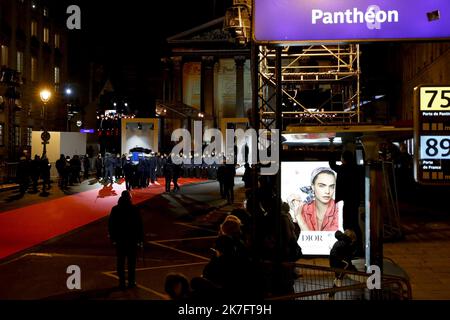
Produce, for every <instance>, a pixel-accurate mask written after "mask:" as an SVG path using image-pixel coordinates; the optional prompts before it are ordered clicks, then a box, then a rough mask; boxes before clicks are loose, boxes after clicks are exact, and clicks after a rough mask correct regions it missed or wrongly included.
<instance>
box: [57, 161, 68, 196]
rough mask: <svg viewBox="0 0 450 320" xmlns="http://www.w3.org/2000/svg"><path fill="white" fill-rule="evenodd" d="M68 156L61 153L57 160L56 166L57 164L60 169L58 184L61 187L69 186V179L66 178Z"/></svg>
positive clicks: (58, 169)
mask: <svg viewBox="0 0 450 320" xmlns="http://www.w3.org/2000/svg"><path fill="white" fill-rule="evenodd" d="M66 165H67V163H66V157H65V156H64V155H63V154H61V155H60V156H59V159H58V160H56V163H55V166H56V170H57V171H58V186H59V187H60V188H61V189H64V188H66V187H67V179H66V175H65V173H66V172H65V171H66Z"/></svg>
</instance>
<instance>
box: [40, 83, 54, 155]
mask: <svg viewBox="0 0 450 320" xmlns="http://www.w3.org/2000/svg"><path fill="white" fill-rule="evenodd" d="M39 96H40V97H41V101H42V102H43V105H42V116H43V119H44V121H43V123H44V125H43V132H42V134H41V139H42V144H43V145H44V148H43V150H42V158H43V157H44V156H45V155H46V154H47V144H48V141H49V140H50V133H48V131H47V128H46V123H45V121H46V119H45V107H46V104H47V102H49V101H50V98H51V97H52V93H51V92H50V91H49V90H47V89H43V90H41V92H39Z"/></svg>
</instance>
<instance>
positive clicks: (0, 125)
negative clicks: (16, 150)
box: [0, 123, 4, 146]
mask: <svg viewBox="0 0 450 320" xmlns="http://www.w3.org/2000/svg"><path fill="white" fill-rule="evenodd" d="M3 130H4V125H3V123H0V146H2V145H3V134H4V133H3Z"/></svg>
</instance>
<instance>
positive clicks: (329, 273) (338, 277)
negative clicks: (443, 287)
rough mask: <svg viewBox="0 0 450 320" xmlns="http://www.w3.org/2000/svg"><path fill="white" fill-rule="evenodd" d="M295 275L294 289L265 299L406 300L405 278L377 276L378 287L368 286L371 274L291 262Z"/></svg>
mask: <svg viewBox="0 0 450 320" xmlns="http://www.w3.org/2000/svg"><path fill="white" fill-rule="evenodd" d="M292 267H294V268H295V271H296V273H297V276H298V278H297V279H295V280H294V293H292V294H288V295H282V296H276V297H271V298H270V299H269V300H410V299H411V298H412V293H411V286H410V283H409V280H408V279H405V278H402V277H397V276H390V275H389V276H388V275H382V276H381V283H380V284H381V288H380V289H369V287H368V280H369V283H370V282H371V279H369V277H370V276H371V274H368V273H365V272H358V271H348V270H342V269H333V268H328V267H321V266H313V265H305V264H294V265H293V266H292Z"/></svg>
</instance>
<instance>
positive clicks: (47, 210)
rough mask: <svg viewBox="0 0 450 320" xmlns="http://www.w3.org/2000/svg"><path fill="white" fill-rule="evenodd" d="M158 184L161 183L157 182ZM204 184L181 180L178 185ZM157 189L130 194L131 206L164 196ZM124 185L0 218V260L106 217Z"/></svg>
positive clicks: (46, 202)
mask: <svg viewBox="0 0 450 320" xmlns="http://www.w3.org/2000/svg"><path fill="white" fill-rule="evenodd" d="M160 181H161V180H160ZM201 181H205V180H202V179H189V178H182V179H180V180H179V182H178V184H179V185H180V186H181V185H183V184H189V183H194V182H201ZM160 183H161V185H159V186H158V185H152V186H150V187H149V188H146V189H138V190H133V191H132V195H133V203H135V204H137V203H140V202H142V201H145V200H148V199H151V198H153V197H154V196H156V195H158V194H161V193H163V192H164V190H165V188H164V185H165V184H164V180H162V181H161V182H160ZM123 190H125V183H122V184H120V185H119V184H114V185H113V186H112V187H109V186H107V187H103V188H99V189H95V190H90V191H85V192H80V193H77V194H74V195H71V196H65V197H62V198H58V199H55V200H49V201H45V202H42V203H39V204H35V205H30V206H27V207H23V208H20V209H15V210H10V211H6V212H2V213H1V214H0V259H1V258H4V257H7V256H9V255H12V254H14V253H17V252H19V251H21V250H24V249H27V248H30V247H32V246H35V245H37V244H39V243H41V242H43V241H46V240H49V239H51V238H53V237H56V236H59V235H62V234H64V233H66V232H69V231H71V230H73V229H76V228H79V227H81V226H84V225H86V224H88V223H90V222H93V221H95V220H98V219H100V218H103V217H104V216H106V215H108V214H109V212H110V211H111V208H112V207H113V206H114V205H116V204H117V200H118V199H119V197H120V194H121V193H122V191H123Z"/></svg>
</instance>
